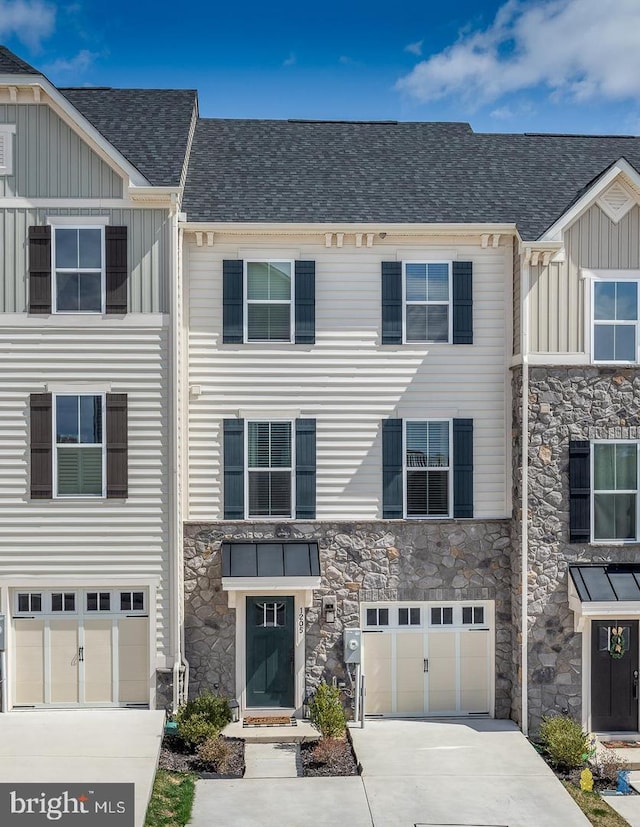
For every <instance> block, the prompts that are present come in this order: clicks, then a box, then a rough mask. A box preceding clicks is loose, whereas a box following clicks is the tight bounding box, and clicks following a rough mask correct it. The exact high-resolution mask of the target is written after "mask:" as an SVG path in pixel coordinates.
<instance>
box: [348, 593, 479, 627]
mask: <svg viewBox="0 0 640 827" xmlns="http://www.w3.org/2000/svg"><path fill="white" fill-rule="evenodd" d="M479 607H481V608H483V609H484V622H483V623H463V622H462V610H463V608H473V609H475V608H479ZM415 608H419V609H420V625H419V626H415V625H413V626H412V625H411V624H408V625H406V626H405V625H402V626H401V625H400V614H399V611H400V609H415ZM367 609H376V610H380V609H388V610H389V623H388V625H386V626H385V625H382V626H381V625H380V624H378V623H376V624H375V625H371V626H370V625H369V624H367ZM431 609H452V610H453V615H452V622H451V623H442V624H440V623H436V624H432V623H431ZM360 611H361V615H360V622H361V628H362V629H365V630H367V629H380V630H384V631H385V632H386V631H391V632H438V631H441V630H445V631H450V630H451V629H455V630H458V631H465V630H469V629H482V630H486V629H491V628H493V625H494V622H495V618H494V614H493V604H492V601H490V600H459V599H456V600H429V601H421V600H398V601H381V602H379V603H376V602H371V601H368V602H364V603H362V604H361V605H360ZM377 617H378V615H376V618H377Z"/></svg>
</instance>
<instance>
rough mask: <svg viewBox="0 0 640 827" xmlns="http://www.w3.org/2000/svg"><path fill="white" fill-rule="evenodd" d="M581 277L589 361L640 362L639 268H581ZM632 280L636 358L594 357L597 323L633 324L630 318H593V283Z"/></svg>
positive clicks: (609, 363)
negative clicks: (636, 303)
mask: <svg viewBox="0 0 640 827" xmlns="http://www.w3.org/2000/svg"><path fill="white" fill-rule="evenodd" d="M580 276H581V278H582V279H583V280H584V281H585V291H584V298H585V313H584V318H585V333H584V336H585V350H586V351H587V355H588V357H589V361H590V362H591V364H593V365H635V364H638V363H639V362H640V270H588V269H583V270H582V271H581V273H580ZM620 281H632V282H636V285H637V291H638V293H637V295H638V308H637V312H636V316H637V317H638V318H637V319H636V321H635V329H636V330H635V337H636V348H635V350H636V358H635V360H634V361H624V360H612V359H596V358H595V326H596V325H597V324H608V325H628V326H631V325H633V324H634V322H633V321H632V320H626V321H625V320H622V319H621V320H619V321H617V320H611V321H606V320H605V319H600V320H598V321H596V319H595V285H596V283H602V282H620Z"/></svg>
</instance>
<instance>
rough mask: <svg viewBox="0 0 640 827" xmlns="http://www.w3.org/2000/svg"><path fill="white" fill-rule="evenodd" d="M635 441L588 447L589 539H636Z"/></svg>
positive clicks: (636, 484)
mask: <svg viewBox="0 0 640 827" xmlns="http://www.w3.org/2000/svg"><path fill="white" fill-rule="evenodd" d="M639 446H640V443H637V442H594V443H593V444H592V463H593V466H592V480H593V485H592V487H591V490H592V497H593V508H592V514H593V527H592V533H593V539H594V540H595V541H598V542H603V541H604V542H608V541H615V540H637V539H638V450H639Z"/></svg>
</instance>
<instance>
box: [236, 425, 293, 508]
mask: <svg viewBox="0 0 640 827" xmlns="http://www.w3.org/2000/svg"><path fill="white" fill-rule="evenodd" d="M246 456H247V488H248V492H247V493H248V497H247V502H248V504H249V508H248V515H247V516H249V517H291V516H292V504H293V501H294V497H293V468H294V461H293V447H292V426H291V422H252V421H249V422H247V451H246Z"/></svg>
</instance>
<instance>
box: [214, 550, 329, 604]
mask: <svg viewBox="0 0 640 827" xmlns="http://www.w3.org/2000/svg"><path fill="white" fill-rule="evenodd" d="M319 586H320V554H319V552H318V544H317V543H301V542H290V543H273V542H260V543H244V542H238V543H223V544H222V588H223V589H224V590H225V591H247V590H249V589H252V590H253V589H256V588H257V589H260V590H261V591H265V590H267V591H272V592H283V591H292V590H294V589H317V588H318V587H319Z"/></svg>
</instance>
